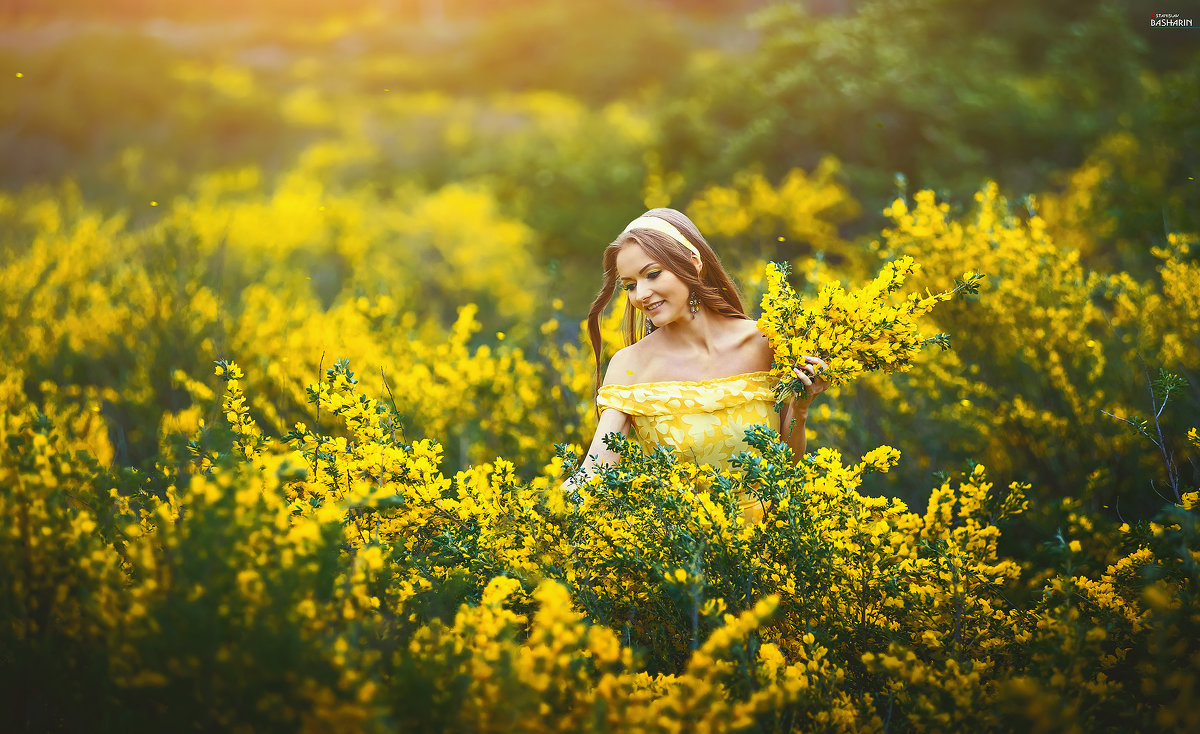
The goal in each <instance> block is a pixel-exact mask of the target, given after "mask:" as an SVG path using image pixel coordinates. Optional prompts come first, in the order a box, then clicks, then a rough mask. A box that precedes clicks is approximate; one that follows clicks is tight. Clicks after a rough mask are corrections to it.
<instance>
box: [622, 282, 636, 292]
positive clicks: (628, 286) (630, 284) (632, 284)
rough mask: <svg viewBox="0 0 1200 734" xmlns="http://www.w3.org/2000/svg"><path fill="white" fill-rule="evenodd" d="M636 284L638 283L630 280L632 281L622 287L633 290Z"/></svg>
mask: <svg viewBox="0 0 1200 734" xmlns="http://www.w3.org/2000/svg"><path fill="white" fill-rule="evenodd" d="M636 285H637V283H634V282H633V281H630V282H628V283H626V284H624V285H623V286H622V287H623V288H624V289H625V290H627V291H631V290H633V288H634V286H636Z"/></svg>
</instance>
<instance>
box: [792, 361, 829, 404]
mask: <svg viewBox="0 0 1200 734" xmlns="http://www.w3.org/2000/svg"><path fill="white" fill-rule="evenodd" d="M828 366H829V365H827V364H825V360H823V359H821V358H820V357H812V356H807V355H806V356H805V357H804V364H802V365H800V366H799V367H797V368H795V369H793V370H792V373H793V374H795V375H796V377H798V378H800V381H801V382H803V383H804V386H805V388H806V389H807V391H808V399H807V400H805V401H804V402H812V399H813V398H815V397H816V396H817V395H819V394H821V393H823V392H825V389H826V388H828V387H829V380H826V379H825V378H824V377H823V376H820V375H818V374H817V373H818V372H819V371H821V370H823V369H825V368H826V367H828ZM797 399H798V400H799V399H801V398H799V397H798V396H797Z"/></svg>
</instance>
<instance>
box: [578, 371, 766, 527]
mask: <svg viewBox="0 0 1200 734" xmlns="http://www.w3.org/2000/svg"><path fill="white" fill-rule="evenodd" d="M775 383H776V378H774V377H772V376H771V373H770V372H750V373H747V374H743V375H733V376H731V377H718V378H716V379H712V380H698V381H676V382H645V383H641V384H637V385H605V386H603V387H601V388H600V392H599V393H598V394H597V396H596V403H597V405H599V406H600V409H601V410H603V409H605V408H615V409H617V410H619V411H621V412H622V413H625V414H626V415H628V416H630V418H631V419H632V423H633V432H632V433H633V435H632V436H631V438H636V440H637V442H638V444H640V445H641V446H642V448H645V449H647V450H648V449H651V448H653V447H654V446H656V445H658V446H666V447H669V448H671V449H674V450H675V455H676V456H677V457H678V458H680V459H683V460H686V461H691V462H694V463H695V464H698V465H699V464H708V465H709V466H712V467H713V468H715V469H727V468H729V466H730V459H732V458H733V456H734V454H737V453H738V452H740V451H745V450H746V448H747V446H746V429H748V428H749V427H751V426H756V425H767V426H770V427H771V428H774V429H775V430H779V414H778V413H776V412H775V395H774V393H773V392H772V389H773V388H774V386H775ZM741 508H742V515H743V517H745V518H746V519H747V520H758V519H760V518H761V516H762V508H761V507H760V506H759V503H758V502H757V501H756V500H754V499H752V498H750V497H743V498H742V500H741Z"/></svg>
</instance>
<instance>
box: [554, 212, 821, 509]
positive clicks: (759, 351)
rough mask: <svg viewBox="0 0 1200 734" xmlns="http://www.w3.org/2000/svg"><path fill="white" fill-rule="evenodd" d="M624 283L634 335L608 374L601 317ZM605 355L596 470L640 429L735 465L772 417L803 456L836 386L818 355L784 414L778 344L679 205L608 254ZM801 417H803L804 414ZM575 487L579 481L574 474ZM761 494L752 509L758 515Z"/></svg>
mask: <svg viewBox="0 0 1200 734" xmlns="http://www.w3.org/2000/svg"><path fill="white" fill-rule="evenodd" d="M617 287H620V288H621V289H623V291H624V293H625V297H626V298H627V299H628V302H627V304H626V312H625V341H626V344H628V346H626V347H625V348H624V349H622V350H620V351H619V352H617V353H616V354H615V355H613V358H612V361H611V362H609V365H608V370H607V372H605V374H604V377H603V380H601V378H600V323H599V322H600V315H601V313H602V312H603V311H604V308H605V307H606V306H607V305H608V303H609V301H610V300H611V299H612V297H613V296H614V295H615V293H616V288H617ZM588 334H589V335H590V337H591V341H592V350H593V352H594V353H595V356H596V380H597V384H598V385H599V387H598V389H597V393H596V407H597V410H598V411H599V421H598V423H597V425H596V434H595V437H594V438H593V439H592V443H591V446H589V447H588V451H587V456H586V458H585V459H584V463H583V467H582V469H583V471H584V472H585V474H584V476H590V474H591V472H592V470H594V468H595V466H596V465H597V464H614V463H616V462H617V461H618V460H619V457H618V456H617V455H616V454H615V453H614V452H612V451H610V450H609V449H608V448H607V447H606V446H605V444H604V436H606V435H608V434H610V433H619V434H622V435H628V434H629V431H630V429H631V428H632V429H633V432H634V436H635V437H636V439H637V441H638V442H639V443H640V444H641V445H642V446H644V447H647V448H649V447H652V446H654V445H656V444H659V445H663V446H668V447H670V448H672V449H674V450H675V453H676V456H677V457H678V458H680V459H683V460H690V461H694V462H696V463H697V464H709V465H711V466H713V467H717V468H724V467H727V466H728V465H729V461H730V459H731V458H732V457H733V456H734V455H735V454H737V453H738V452H740V451H743V450H745V448H746V444H745V431H746V429H747V428H749V427H750V426H753V425H761V424H765V425H769V426H771V427H773V428H775V429H776V430H779V428H780V426H783V427H784V428H783V430H782V431H781V433H782V434H783V436H784V439H785V440H786V441H787V443H788V445H789V446H791V448H792V450H793V451H794V452H795V455H796V457H797V458H798V457H800V456H803V455H804V449H805V440H804V425H805V420H806V419H807V417H808V406H809V403H810V402H811V401H812V398H813V397H814V396H816V395H817V394H819V393H820V392H822V391H823V390H824V389H825V388H826V387H828V383H827V382H826V381H825V379H824V378H822V377H819V376H818V375H817V372H818V371H819V370H820V369H822V368H824V367H825V363H824V362H823V361H822V360H820V359H818V358H816V357H806V358H805V364H804V365H803V366H802V367H801V368H799V369H797V370H796V375H797V376H798V377H799V378H800V380H801V381H803V382H804V384H805V385H806V386H807V387H808V393H809V398H808V399H806V400H801V399H793V400H792V401H791V402H790V403H788V404H787V405H786V406H785V407H784V409H783V411H782V413H776V412H775V407H774V404H775V398H774V394H773V392H772V387H773V385H774V383H773V381H772V379H771V377H770V373H769V372H768V370H770V368H771V348H770V346H768V344H767V340H766V338H764V337H763V335H762V334H760V333H759V331H758V327H757V325H756V324H755V322H754V321H753V320H751V319H750V317H749V316H747V315H746V312H745V309H744V308H743V307H742V300H741V297H740V296H739V295H738V292H737V288H736V287H735V286H734V284H733V281H731V280H730V278H729V275H728V274H727V273H726V272H725V269H724V268H723V267H722V266H721V261H720V260H719V259H718V258H717V255H716V253H714V252H713V250H712V248H711V247H709V245H708V243H707V242H706V241H705V240H704V237H703V236H702V235H701V234H700V231H699V230H698V229H697V228H696V225H695V224H693V223H692V221H691V220H690V219H688V218H687V217H686V216H684V215H683V214H682V213H680V212H678V211H676V210H674V209H651V210H650V211H648V212H646V213H645V214H643V215H642V216H640V217H638V218H637V219H635V220H633V221H632V222H630V224H629V226H628V227H626V228H625V231H624V232H622V233H621V235H620V236H619V237H617V239H616V240H615V241H613V243H612V244H610V245H609V246H608V248H607V249H606V250H605V251H604V285H603V286H602V287H601V289H600V293H599V295H597V296H596V300H595V301H594V302H593V303H592V307H591V309H590V310H589V312H588ZM793 418H794V419H795V420H794V421H793ZM567 488H568V489H574V488H575V487H574V485H573V482H568V486H567ZM753 504H754V503H753V501H750V500H747V501H743V503H742V512H743V513H744V514H746V515H749V516H754V517H757V516H758V515H759V514H760V513H759V512H758V510H759V508H757V507H755V506H753Z"/></svg>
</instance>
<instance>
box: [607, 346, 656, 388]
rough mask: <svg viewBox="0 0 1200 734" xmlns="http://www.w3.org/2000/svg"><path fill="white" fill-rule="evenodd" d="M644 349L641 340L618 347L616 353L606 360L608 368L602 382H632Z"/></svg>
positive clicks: (610, 383) (643, 356)
mask: <svg viewBox="0 0 1200 734" xmlns="http://www.w3.org/2000/svg"><path fill="white" fill-rule="evenodd" d="M643 341H644V340H643ZM639 347H640V348H639ZM645 351H646V350H645V346H644V345H642V342H641V341H639V342H634V343H633V344H630V345H629V346H627V347H623V348H621V349H618V350H617V353H616V354H614V355H613V356H612V359H610V360H609V361H608V369H607V370H605V372H604V382H603V383H602V384H604V385H628V384H630V383H632V382H634V375H636V374H637V373H639V372H641V367H642V364H643V362H644V360H645Z"/></svg>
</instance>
